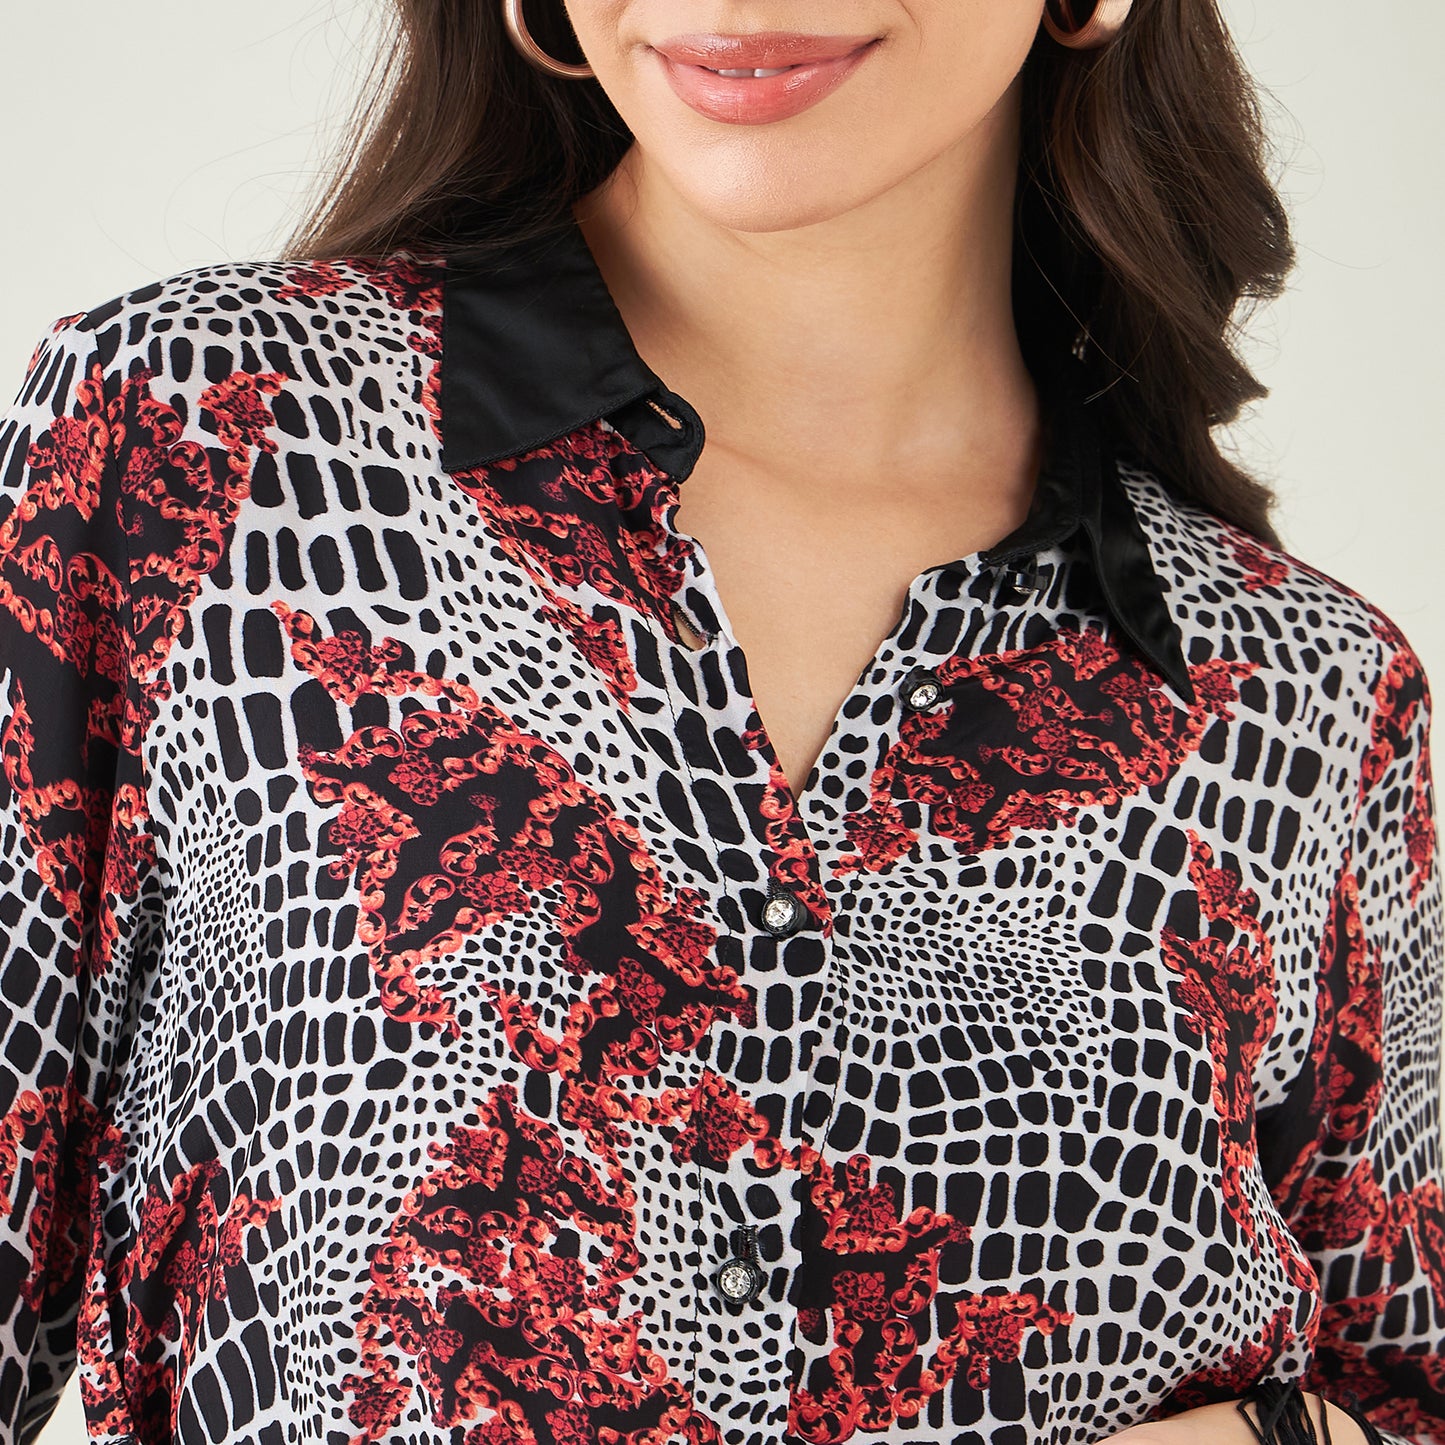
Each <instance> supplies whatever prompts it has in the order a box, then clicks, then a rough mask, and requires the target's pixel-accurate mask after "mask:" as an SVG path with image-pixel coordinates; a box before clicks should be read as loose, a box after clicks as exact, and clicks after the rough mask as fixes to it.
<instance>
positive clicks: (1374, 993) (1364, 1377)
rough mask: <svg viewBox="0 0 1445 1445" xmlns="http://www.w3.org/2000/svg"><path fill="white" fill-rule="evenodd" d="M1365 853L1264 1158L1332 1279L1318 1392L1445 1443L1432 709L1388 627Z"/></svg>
mask: <svg viewBox="0 0 1445 1445" xmlns="http://www.w3.org/2000/svg"><path fill="white" fill-rule="evenodd" d="M1374 629H1375V635H1376V638H1377V639H1378V642H1379V644H1380V645H1379V662H1378V664H1377V667H1376V669H1375V676H1376V679H1377V681H1376V683H1375V687H1374V690H1373V694H1372V696H1371V699H1370V704H1371V709H1370V731H1369V735H1368V738H1367V741H1366V748H1365V755H1364V759H1363V764H1362V767H1361V770H1360V777H1359V784H1358V790H1357V793H1356V795H1355V798H1354V800H1353V802H1354V807H1355V810H1356V811H1355V821H1354V825H1353V828H1352V829H1351V838H1350V851H1349V854H1348V856H1347V857H1346V858H1345V860H1344V864H1343V866H1342V868H1341V870H1340V872H1339V875H1338V878H1337V880H1336V881H1335V885H1334V890H1333V894H1332V898H1331V901H1330V908H1329V914H1328V919H1327V923H1326V927H1325V930H1324V934H1323V937H1322V939H1321V942H1320V951H1319V963H1320V969H1319V982H1318V992H1317V1000H1316V1011H1315V1019H1314V1024H1313V1030H1312V1035H1311V1039H1310V1044H1309V1057H1308V1063H1307V1065H1306V1068H1305V1069H1304V1071H1303V1072H1302V1074H1301V1075H1300V1077H1299V1078H1298V1079H1297V1080H1296V1082H1295V1083H1294V1084H1293V1085H1292V1087H1291V1092H1290V1094H1289V1096H1288V1097H1287V1098H1286V1099H1285V1100H1284V1102H1283V1103H1281V1104H1280V1105H1278V1106H1277V1107H1275V1108H1274V1109H1271V1110H1269V1111H1264V1112H1262V1113H1261V1114H1260V1117H1259V1120H1258V1126H1257V1127H1258V1137H1259V1144H1260V1160H1261V1164H1262V1166H1263V1168H1264V1171H1265V1177H1266V1179H1267V1181H1268V1182H1269V1185H1270V1189H1271V1193H1272V1195H1273V1197H1274V1199H1275V1202H1276V1204H1277V1206H1278V1208H1279V1209H1280V1212H1281V1214H1282V1215H1283V1216H1284V1218H1285V1220H1286V1221H1287V1223H1288V1225H1289V1228H1290V1232H1291V1234H1292V1235H1293V1237H1294V1239H1295V1240H1297V1241H1298V1243H1299V1245H1300V1246H1301V1247H1302V1249H1303V1252H1304V1254H1305V1256H1306V1257H1307V1258H1308V1260H1309V1262H1310V1264H1311V1265H1312V1266H1313V1268H1314V1270H1315V1273H1316V1274H1317V1275H1318V1278H1319V1286H1320V1296H1321V1304H1320V1310H1319V1314H1318V1316H1317V1326H1318V1332H1317V1335H1316V1339H1315V1351H1314V1360H1313V1365H1312V1368H1311V1370H1310V1373H1309V1377H1308V1379H1307V1381H1306V1382H1304V1383H1305V1386H1306V1388H1308V1389H1311V1390H1316V1391H1318V1392H1320V1393H1321V1394H1322V1395H1324V1396H1325V1398H1326V1399H1332V1400H1335V1401H1339V1402H1341V1403H1345V1404H1350V1405H1354V1406H1355V1407H1356V1408H1358V1409H1362V1410H1363V1411H1364V1413H1365V1414H1366V1415H1367V1416H1368V1417H1369V1419H1370V1421H1371V1423H1373V1424H1374V1425H1375V1426H1376V1427H1377V1428H1378V1429H1380V1430H1381V1432H1382V1433H1384V1435H1385V1436H1386V1439H1387V1440H1388V1441H1390V1442H1393V1445H1399V1442H1402V1441H1413V1442H1416V1445H1427V1442H1428V1445H1445V1210H1442V1194H1441V1173H1440V1031H1441V967H1442V939H1441V888H1440V868H1439V863H1440V859H1439V844H1438V840H1437V834H1436V826H1435V813H1434V805H1433V799H1432V791H1431V777H1430V752H1429V721H1430V694H1429V688H1428V685H1427V683H1426V679H1425V675H1424V672H1423V670H1422V668H1421V666H1420V663H1419V660H1418V658H1417V657H1416V656H1415V654H1414V653H1413V652H1412V651H1411V649H1410V647H1409V645H1408V644H1407V643H1406V642H1405V640H1404V638H1403V637H1401V636H1400V634H1399V632H1398V631H1397V630H1396V629H1395V628H1394V627H1393V626H1392V625H1391V624H1390V623H1389V622H1388V621H1386V620H1385V619H1384V618H1381V617H1378V616H1376V618H1375V620H1374Z"/></svg>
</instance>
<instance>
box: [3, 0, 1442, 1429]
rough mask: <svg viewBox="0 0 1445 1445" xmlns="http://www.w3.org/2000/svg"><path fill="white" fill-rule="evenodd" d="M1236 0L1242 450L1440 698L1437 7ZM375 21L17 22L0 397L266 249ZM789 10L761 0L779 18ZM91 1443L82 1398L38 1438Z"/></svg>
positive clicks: (254, 14) (66, 8)
mask: <svg viewBox="0 0 1445 1445" xmlns="http://www.w3.org/2000/svg"><path fill="white" fill-rule="evenodd" d="M375 3H376V4H380V3H382V0H375ZM478 3H486V0H478ZM1225 4H1226V10H1227V12H1228V14H1229V17H1230V20H1231V23H1232V24H1233V25H1234V28H1235V33H1236V37H1237V39H1238V41H1239V44H1240V47H1241V49H1242V50H1243V52H1244V54H1245V57H1246V59H1247V60H1248V62H1249V63H1250V65H1251V66H1252V67H1253V69H1254V71H1255V74H1256V75H1257V76H1258V77H1259V79H1260V80H1261V81H1262V82H1263V84H1264V85H1265V86H1266V87H1267V88H1268V90H1269V92H1270V94H1271V100H1270V103H1269V110H1270V123H1271V129H1272V131H1273V132H1274V134H1275V135H1276V137H1277V139H1278V142H1279V145H1280V151H1281V178H1282V184H1283V189H1284V192H1285V195H1286V198H1287V200H1288V201H1289V204H1290V208H1291V211H1292V213H1293V215H1294V218H1295V224H1296V231H1297V239H1298V241H1299V244H1300V248H1301V260H1300V266H1299V270H1298V272H1297V273H1296V276H1295V279H1294V282H1293V285H1292V286H1291V289H1290V292H1289V295H1288V296H1286V297H1285V298H1284V299H1283V300H1281V301H1280V302H1278V303H1276V304H1275V305H1274V306H1272V307H1271V308H1270V309H1269V310H1268V311H1267V312H1265V313H1263V314H1261V315H1259V316H1257V317H1256V318H1255V319H1254V322H1253V324H1252V327H1251V331H1252V338H1251V341H1250V345H1249V354H1250V356H1251V358H1252V360H1253V361H1254V363H1255V365H1256V367H1257V369H1258V370H1259V372H1260V374H1261V375H1262V377H1263V379H1264V381H1265V383H1266V384H1267V385H1268V386H1269V387H1270V388H1271V391H1272V394H1271V396H1270V397H1269V398H1268V399H1267V400H1266V401H1265V402H1263V403H1261V404H1260V405H1259V406H1258V407H1257V408H1256V409H1255V410H1254V411H1253V412H1252V413H1251V415H1250V416H1249V417H1248V418H1246V419H1245V420H1244V422H1243V423H1242V424H1241V425H1239V426H1237V427H1235V428H1234V429H1233V431H1232V433H1231V442H1232V444H1233V445H1234V446H1235V447H1236V448H1237V449H1238V451H1239V453H1240V455H1241V457H1242V459H1243V460H1244V461H1245V462H1246V464H1247V465H1248V466H1250V467H1251V468H1252V469H1254V470H1255V471H1256V472H1257V473H1258V474H1260V475H1262V476H1264V477H1266V478H1267V479H1268V480H1270V481H1271V482H1273V483H1274V484H1275V485H1276V486H1277V488H1278V490H1279V492H1280V496H1281V502H1282V505H1281V508H1280V512H1279V524H1280V527H1281V530H1282V532H1283V534H1284V539H1285V543H1286V545H1287V546H1288V547H1289V549H1290V550H1291V551H1293V552H1295V553H1296V554H1298V555H1299V556H1301V557H1304V558H1305V559H1306V560H1308V561H1310V562H1312V563H1314V564H1315V565H1316V566H1317V567H1320V568H1323V569H1324V570H1325V571H1327V572H1329V573H1332V574H1333V575H1334V576H1336V577H1338V578H1339V579H1340V580H1342V581H1344V582H1346V583H1348V584H1349V585H1350V586H1352V587H1354V588H1356V589H1357V590H1359V591H1361V592H1363V593H1364V594H1365V595H1366V596H1367V597H1369V598H1370V599H1371V600H1373V601H1374V602H1376V603H1378V604H1379V605H1380V606H1381V607H1383V608H1384V609H1385V610H1386V611H1387V612H1388V613H1389V614H1390V615H1391V616H1392V617H1393V618H1394V619H1395V621H1396V622H1397V623H1398V624H1399V625H1400V626H1401V627H1402V628H1403V629H1404V630H1405V633H1406V634H1407V636H1409V637H1410V639H1411V640H1412V641H1413V643H1414V644H1415V646H1416V648H1417V649H1418V650H1419V652H1420V653H1421V655H1422V657H1423V658H1424V661H1425V666H1426V669H1427V671H1428V672H1429V673H1430V675H1431V676H1432V677H1434V678H1436V679H1437V680H1438V684H1439V687H1440V690H1441V693H1442V696H1445V607H1442V606H1441V605H1440V603H1439V601H1438V600H1437V599H1438V596H1439V589H1440V587H1441V577H1442V568H1441V565H1440V558H1441V551H1442V544H1445V507H1442V502H1441V493H1442V485H1441V484H1442V466H1441V460H1440V456H1441V448H1440V441H1439V437H1438V435H1437V430H1438V426H1439V422H1440V417H1441V413H1442V406H1441V398H1442V394H1445V359H1442V355H1441V336H1442V324H1441V323H1442V320H1445V315H1442V312H1445V307H1442V299H1445V280H1442V275H1441V242H1442V240H1445V224H1442V223H1445V215H1442V211H1445V205H1442V192H1441V187H1440V184H1439V170H1440V161H1439V154H1438V137H1439V136H1441V135H1442V134H1445V86H1441V84H1440V75H1439V70H1438V65H1439V60H1438V57H1439V56H1440V55H1441V54H1442V53H1445V7H1441V6H1437V5H1434V4H1432V3H1429V0H1390V3H1389V4H1387V5H1382V6H1369V7H1357V6H1347V5H1344V4H1333V5H1324V6H1322V5H1319V4H1317V3H1314V0H1225ZM743 8H746V7H745V6H744V7H743ZM374 10H375V5H374V4H372V3H346V0H335V3H321V4H312V5H309V6H306V7H305V8H301V7H300V6H299V5H298V3H297V0H246V3H245V4H243V5H237V4H218V3H216V0H130V3H128V4H125V5H104V4H100V3H98V0H87V3H81V0H44V3H43V4H42V3H34V0H32V3H29V4H26V5H25V6H24V7H23V8H22V7H19V6H16V7H14V8H11V9H10V11H9V14H8V15H7V16H6V18H5V20H4V23H3V30H0V34H3V40H4V44H3V50H0V138H3V139H0V195H3V197H4V216H5V225H4V229H3V231H0V275H3V277H4V278H5V279H4V282H3V287H0V405H3V404H4V403H5V402H8V400H9V398H10V397H11V396H12V395H13V394H14V392H15V390H16V388H17V387H18V386H19V383H20V379H21V374H22V372H23V370H24V366H25V363H26V361H27V359H28V358H29V356H30V352H31V350H32V348H33V346H34V345H35V343H36V341H38V340H39V338H40V336H41V334H42V333H43V332H44V330H45V329H46V328H47V327H48V325H49V324H50V322H51V321H53V320H54V319H55V318H56V317H59V316H63V315H68V314H70V313H72V312H75V311H79V310H81V309H83V308H85V307H88V306H92V305H95V304H97V303H98V302H101V301H104V300H107V299H109V298H110V297H112V296H115V295H117V294H119V293H120V292H122V291H125V290H129V289H130V288H132V287H135V286H139V285H142V284H144V283H145V282H147V281H150V280H153V279H155V278H157V277H160V276H166V275H170V274H172V273H174V272H176V271H180V270H184V269H185V268H187V267H189V266H194V265H199V264H203V263H206V262H212V261H217V260H224V259H244V258H248V257H249V258H254V257H262V256H266V255H269V254H272V253H273V252H274V250H275V249H276V248H277V247H278V246H279V244H280V241H281V238H282V237H283V235H284V234H285V231H286V229H287V228H288V226H289V224H290V222H291V221H292V219H293V218H294V216H295V213H296V207H297V206H298V204H299V203H300V201H301V199H302V197H303V196H304V194H305V191H306V188H307V186H308V183H309V182H310V180H311V178H312V176H313V175H314V173H315V171H316V169H317V167H318V165H319V164H321V161H322V158H323V157H324V155H325V152H326V144H327V138H328V136H330V135H332V134H334V132H335V129H336V122H337V119H338V118H339V116H340V114H341V113H342V112H343V111H344V110H345V107H346V105H347V102H348V100H349V97H350V95H351V94H352V92H353V88H354V86H355V85H356V83H357V81H358V78H359V77H360V75H361V74H363V73H364V71H365V68H366V64H367V56H368V47H369V45H370V44H371V37H372V34H373V33H374V31H373V16H374ZM786 10H787V6H786V5H780V6H775V7H771V8H770V11H769V16H770V19H771V18H773V17H775V16H777V15H782V14H785V13H786ZM84 1438H85V1432H84V1427H83V1424H82V1422H81V1413H80V1408H79V1401H78V1399H77V1398H76V1396H75V1394H74V1392H72V1393H71V1395H69V1396H67V1398H66V1400H65V1402H64V1404H63V1405H62V1407H61V1409H60V1411H59V1412H58V1413H57V1415H56V1417H55V1419H54V1421H53V1423H52V1424H51V1426H50V1428H49V1429H48V1431H47V1432H46V1435H45V1445H80V1442H82V1441H83V1440H84Z"/></svg>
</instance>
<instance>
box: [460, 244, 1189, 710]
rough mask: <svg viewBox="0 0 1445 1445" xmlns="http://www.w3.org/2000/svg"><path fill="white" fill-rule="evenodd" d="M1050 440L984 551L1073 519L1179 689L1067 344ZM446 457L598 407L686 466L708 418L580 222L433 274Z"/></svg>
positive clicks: (1049, 400)
mask: <svg viewBox="0 0 1445 1445" xmlns="http://www.w3.org/2000/svg"><path fill="white" fill-rule="evenodd" d="M1034 375H1035V379H1036V382H1037V384H1038V387H1039V391H1040V396H1041V399H1042V401H1043V404H1044V413H1045V419H1046V446H1045V455H1044V461H1043V466H1042V469H1041V471H1040V475H1039V479H1038V484H1037V486H1036V487H1035V492H1034V499H1033V505H1032V507H1031V508H1030V511H1029V515H1028V516H1027V517H1026V518H1025V520H1024V521H1023V523H1022V524H1021V525H1020V526H1019V527H1018V528H1017V529H1016V530H1015V531H1014V532H1013V533H1012V534H1011V535H1010V536H1008V537H1006V538H1005V539H1004V540H1003V541H1002V542H1000V543H999V544H998V545H997V546H996V547H994V548H992V549H990V550H989V551H988V552H986V553H985V554H984V556H983V560H984V562H985V563H987V564H989V565H1006V564H1009V563H1013V562H1016V561H1022V560H1025V559H1027V558H1028V557H1029V556H1031V555H1032V554H1034V553H1037V552H1039V551H1041V550H1043V549H1044V548H1047V547H1051V546H1054V545H1056V544H1057V543H1061V542H1064V541H1066V540H1067V539H1068V538H1070V537H1072V536H1073V535H1074V534H1075V533H1076V532H1079V531H1080V530H1082V532H1083V534H1084V537H1085V539H1086V541H1087V544H1088V548H1089V552H1090V555H1091V557H1092V560H1093V564H1094V568H1095V571H1096V573H1097V575H1098V579H1099V585H1100V590H1101V591H1102V593H1103V595H1104V600H1105V602H1106V603H1107V604H1108V607H1109V610H1110V612H1111V614H1112V615H1113V618H1114V621H1115V623H1116V625H1117V626H1118V628H1119V629H1120V631H1121V632H1122V633H1123V634H1124V636H1125V637H1127V638H1128V639H1129V641H1130V642H1131V643H1132V645H1133V646H1134V648H1135V649H1136V651H1137V652H1138V653H1139V654H1140V655H1141V656H1142V657H1143V658H1144V659H1145V660H1146V661H1148V662H1149V663H1150V664H1151V665H1152V666H1153V667H1155V668H1156V669H1157V670H1158V672H1159V673H1160V674H1161V675H1162V676H1163V677H1165V678H1166V679H1168V681H1169V682H1170V683H1171V684H1172V685H1173V686H1174V688H1175V690H1176V691H1177V692H1178V693H1179V694H1180V695H1181V696H1183V697H1184V698H1186V699H1188V700H1189V701H1191V702H1192V701H1193V699H1194V689H1193V687H1192V685H1191V683H1190V680H1189V670H1188V667H1187V666H1186V664H1185V660H1184V655H1183V651H1182V648H1181V644H1180V634H1179V628H1178V625H1177V624H1176V623H1175V621H1174V618H1173V616H1172V615H1171V613H1170V611H1169V607H1168V604H1167V603H1166V601H1165V598H1164V588H1163V585H1162V583H1161V582H1160V580H1159V576H1158V574H1157V572H1156V571H1155V570H1154V566H1153V563H1152V560H1151V559H1150V556H1149V548H1148V544H1147V542H1146V540H1145V537H1144V531H1143V528H1142V527H1141V525H1140V523H1139V519H1138V518H1137V516H1136V515H1135V513H1134V508H1133V505H1132V504H1131V502H1130V500H1129V497H1128V495H1127V493H1126V492H1125V491H1124V488H1123V486H1122V485H1121V484H1120V481H1119V477H1118V467H1117V463H1116V460H1115V457H1114V454H1113V451H1112V449H1111V448H1110V446H1109V445H1108V441H1107V438H1106V436H1105V435H1104V433H1103V430H1102V428H1101V427H1100V425H1099V424H1098V422H1097V420H1096V414H1095V413H1094V412H1093V411H1091V409H1090V407H1089V405H1088V403H1087V400H1086V397H1085V388H1084V379H1083V369H1082V366H1081V365H1080V364H1078V363H1076V362H1074V361H1073V359H1072V358H1071V357H1064V358H1062V359H1060V360H1059V361H1057V362H1051V363H1048V364H1042V365H1040V364H1037V363H1035V364H1034ZM439 404H440V410H441V417H440V430H441V435H442V466H443V468H444V469H445V470H446V471H448V472H459V471H467V470H470V469H471V468H473V467H479V466H484V465H486V464H487V463H490V462H495V461H499V460H501V459H502V458H505V457H513V456H517V455H519V454H521V453H522V452H526V451H530V450H531V449H533V448H534V447H538V446H541V445H543V444H544V443H546V442H550V441H555V440H556V439H557V438H558V437H561V436H566V435H567V434H569V433H570V432H573V431H575V430H577V428H579V427H581V426H585V425H586V424H587V423H588V422H592V421H596V420H597V419H598V418H600V417H606V418H607V419H608V421H609V422H610V423H611V424H612V425H613V426H615V427H616V428H617V430H618V431H619V432H621V433H622V434H623V435H624V436H625V437H627V438H628V440H629V441H631V442H632V443H633V445H635V446H637V447H638V448H639V449H640V450H641V451H643V452H644V453H645V454H646V455H647V456H648V458H649V460H651V461H652V462H653V463H654V464H655V465H657V466H658V467H660V468H661V469H662V470H663V471H665V472H667V473H668V474H669V475H670V476H672V477H674V478H675V479H677V480H678V481H681V480H683V479H684V478H686V476H687V475H688V473H689V472H691V470H692V468H693V464H694V463H695V462H696V461H697V458H698V454H699V453H700V452H701V450H702V445H703V427H702V421H701V419H700V418H699V417H698V414H697V412H696V411H695V410H694V409H693V407H692V406H691V405H690V404H689V403H688V402H687V401H686V400H685V399H684V398H683V397H681V396H679V395H678V394H677V393H676V392H674V391H671V390H670V389H669V388H668V387H667V386H666V385H665V384H664V383H663V381H662V380H661V378H659V377H658V376H657V375H656V373H655V372H653V371H652V370H651V368H650V367H648V365H647V364H646V362H644V361H643V360H642V358H641V356H640V355H638V352H637V348H636V347H635V346H634V345H633V342H632V337H631V335H630V334H629V332H628V330H627V327H626V325H625V323H624V322H623V320H622V316H621V313H620V312H619V311H618V309H617V306H616V303H615V302H614V301H613V299H612V295H611V293H610V292H609V291H608V289H607V284H606V282H605V281H604V280H603V278H602V273H601V271H600V270H599V269H598V267H597V263H596V261H595V259H594V258H593V255H592V252H591V249H590V248H589V247H588V245H587V242H586V238H585V237H584V236H583V233H582V230H581V227H580V226H578V225H577V224H576V222H575V221H572V220H569V221H568V222H567V223H566V224H564V225H562V226H559V227H558V228H557V229H556V230H555V231H554V232H553V233H552V234H550V235H549V236H548V237H546V238H545V239H543V240H540V241H534V242H529V243H528V244H527V245H525V246H521V245H519V246H516V247H513V248H510V249H508V250H504V251H501V252H498V253H495V254H494V255H492V256H490V257H489V258H487V260H486V261H485V262H484V263H477V262H471V263H469V264H466V265H456V264H453V265H450V266H448V267H447V268H446V270H445V273H444V276H443V306H442V358H441V379H440V398H439Z"/></svg>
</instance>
